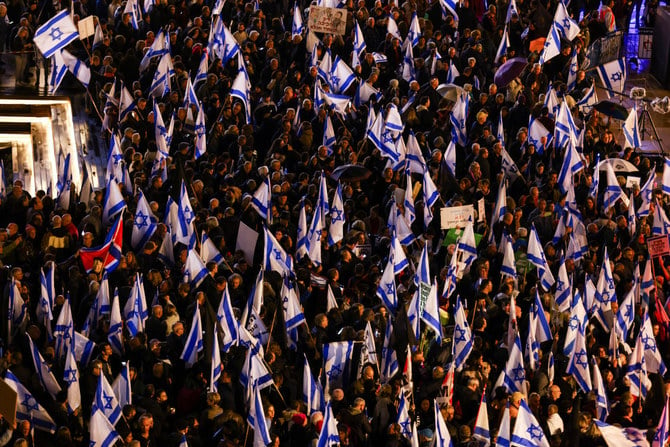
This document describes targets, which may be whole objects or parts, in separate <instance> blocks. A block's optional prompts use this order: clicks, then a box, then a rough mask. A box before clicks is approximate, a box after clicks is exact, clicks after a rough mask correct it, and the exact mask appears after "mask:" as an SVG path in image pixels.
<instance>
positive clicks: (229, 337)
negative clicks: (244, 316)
mask: <svg viewBox="0 0 670 447" xmlns="http://www.w3.org/2000/svg"><path fill="white" fill-rule="evenodd" d="M216 320H217V321H218V323H219V325H220V326H221V329H223V338H222V341H223V351H224V352H228V350H229V349H230V347H231V346H234V345H237V344H238V340H239V332H240V325H239V321H238V320H237V318H235V313H234V312H233V305H232V303H231V301H230V293H229V292H228V286H226V288H225V289H224V290H223V294H222V295H221V302H220V303H219V308H218V310H217V312H216Z"/></svg>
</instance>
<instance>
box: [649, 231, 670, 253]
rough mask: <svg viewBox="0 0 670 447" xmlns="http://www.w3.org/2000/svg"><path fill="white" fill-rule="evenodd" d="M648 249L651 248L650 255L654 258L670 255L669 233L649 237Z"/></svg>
mask: <svg viewBox="0 0 670 447" xmlns="http://www.w3.org/2000/svg"><path fill="white" fill-rule="evenodd" d="M647 250H649V256H650V257H652V258H658V257H660V256H666V255H670V241H668V235H667V234H666V235H663V236H655V237H650V238H648V239H647Z"/></svg>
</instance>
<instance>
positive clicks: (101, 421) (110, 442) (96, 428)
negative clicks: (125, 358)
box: [89, 374, 121, 447]
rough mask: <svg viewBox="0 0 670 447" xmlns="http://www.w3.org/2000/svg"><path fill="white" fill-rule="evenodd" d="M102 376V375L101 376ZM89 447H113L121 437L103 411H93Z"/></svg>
mask: <svg viewBox="0 0 670 447" xmlns="http://www.w3.org/2000/svg"><path fill="white" fill-rule="evenodd" d="M100 375H101V376H102V374H100ZM89 437H90V442H89V447H113V446H114V445H115V444H116V442H117V441H121V437H120V436H119V434H118V433H117V432H116V430H114V424H112V423H111V422H110V421H109V419H108V418H107V416H106V415H105V413H104V412H103V411H93V412H92V413H91V419H90V421H89Z"/></svg>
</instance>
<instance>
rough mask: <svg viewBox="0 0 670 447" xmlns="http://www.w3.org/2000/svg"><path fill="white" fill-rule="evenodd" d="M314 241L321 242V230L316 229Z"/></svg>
mask: <svg viewBox="0 0 670 447" xmlns="http://www.w3.org/2000/svg"><path fill="white" fill-rule="evenodd" d="M316 242H321V230H317V231H316Z"/></svg>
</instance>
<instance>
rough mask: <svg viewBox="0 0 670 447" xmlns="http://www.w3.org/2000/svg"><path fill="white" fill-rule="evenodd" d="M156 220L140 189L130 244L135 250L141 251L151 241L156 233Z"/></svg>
mask: <svg viewBox="0 0 670 447" xmlns="http://www.w3.org/2000/svg"><path fill="white" fill-rule="evenodd" d="M157 222H158V219H156V217H155V216H154V214H153V212H152V211H151V208H150V207H149V202H147V199H146V197H144V193H143V192H142V190H141V189H140V191H139V195H138V197H137V209H136V210H135V218H134V219H133V231H132V237H131V244H132V246H133V248H134V249H135V250H140V251H141V250H142V248H144V245H145V244H146V243H147V242H148V241H149V239H151V236H153V234H154V233H155V232H156V228H157Z"/></svg>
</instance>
